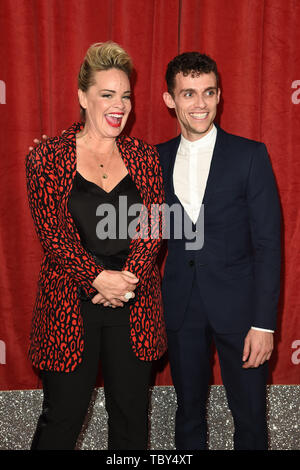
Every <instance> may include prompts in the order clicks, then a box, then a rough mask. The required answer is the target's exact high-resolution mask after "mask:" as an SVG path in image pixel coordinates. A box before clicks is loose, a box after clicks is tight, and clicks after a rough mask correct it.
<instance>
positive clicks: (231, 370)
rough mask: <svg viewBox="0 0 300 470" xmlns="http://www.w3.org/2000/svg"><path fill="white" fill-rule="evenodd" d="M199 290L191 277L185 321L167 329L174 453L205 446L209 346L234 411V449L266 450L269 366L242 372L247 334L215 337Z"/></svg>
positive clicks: (209, 368)
mask: <svg viewBox="0 0 300 470" xmlns="http://www.w3.org/2000/svg"><path fill="white" fill-rule="evenodd" d="M200 287H201V286H198V284H197V278H196V276H195V279H194V284H193V288H192V293H191V297H190V301H189V305H188V308H187V311H186V312H185V319H184V323H183V325H182V326H181V328H180V329H179V330H178V331H171V330H167V335H168V348H169V349H168V352H169V360H170V366H171V374H172V379H173V383H174V387H175V390H176V394H177V405H178V407H177V412H176V427H175V444H176V448H177V449H185V450H197V449H198V450H204V449H206V448H207V423H206V403H207V395H208V388H209V381H210V377H211V353H212V347H211V346H212V342H214V343H215V345H216V349H217V352H218V357H219V361H220V368H221V374H222V380H223V383H224V386H225V390H226V394H227V399H228V404H229V408H230V410H231V412H232V416H233V420H234V426H235V433H234V448H235V449H236V450H265V449H267V424H266V380H267V363H265V364H264V365H262V366H259V367H258V368H255V369H254V368H253V369H243V368H242V352H243V347H244V339H245V336H246V334H247V332H248V331H244V332H240V333H238V334H218V333H217V332H216V331H214V329H213V328H212V326H211V325H210V323H209V320H208V318H207V317H206V315H205V308H204V306H203V304H202V302H201V296H200V292H201V288H200Z"/></svg>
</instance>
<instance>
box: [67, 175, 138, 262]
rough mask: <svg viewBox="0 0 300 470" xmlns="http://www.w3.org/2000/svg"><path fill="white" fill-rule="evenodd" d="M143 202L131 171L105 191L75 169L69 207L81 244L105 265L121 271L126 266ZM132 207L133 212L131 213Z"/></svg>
mask: <svg viewBox="0 0 300 470" xmlns="http://www.w3.org/2000/svg"><path fill="white" fill-rule="evenodd" d="M142 203H143V202H142V199H141V196H140V194H139V192H138V190H137V188H136V186H135V184H134V182H133V181H132V179H131V178H130V176H129V174H127V175H126V176H125V177H124V178H123V179H122V180H121V181H120V182H119V183H118V184H117V185H116V186H115V187H114V188H113V189H112V190H111V191H110V192H106V191H105V190H104V189H102V188H100V186H98V185H97V184H95V183H92V182H91V181H88V180H86V179H85V178H84V177H83V176H82V175H81V174H80V173H78V172H76V175H75V178H74V182H73V187H72V190H71V193H70V197H69V201H68V208H69V211H70V213H71V215H72V217H73V220H74V223H75V225H76V227H77V230H78V232H79V235H80V239H81V242H82V245H83V246H84V248H85V249H86V250H87V251H88V252H89V253H91V254H92V255H93V256H94V259H95V260H96V261H97V262H98V264H101V265H102V266H103V267H104V268H106V269H118V270H119V269H121V268H122V266H123V265H124V263H125V260H126V258H127V256H128V253H129V245H130V242H131V238H132V236H133V234H132V233H131V231H132V227H136V226H137V223H138V216H139V211H140V205H141V204H142ZM133 204H138V206H134V207H132V205H133ZM129 208H131V210H132V212H131V213H133V214H134V215H131V216H129V215H128V210H129ZM130 223H131V226H129V224H130ZM129 227H130V234H128V228H129ZM130 235H131V236H130Z"/></svg>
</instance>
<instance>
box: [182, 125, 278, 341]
mask: <svg viewBox="0 0 300 470" xmlns="http://www.w3.org/2000/svg"><path fill="white" fill-rule="evenodd" d="M216 138H217V128H216V126H215V125H213V127H212V129H211V130H210V131H209V132H208V134H206V135H205V136H204V137H202V138H201V139H198V140H196V141H195V142H191V141H189V140H187V139H185V138H184V137H183V135H181V140H180V144H179V147H178V150H177V155H176V160H175V164H174V172H173V184H174V191H175V194H176V196H177V197H178V199H179V201H180V202H181V204H182V205H183V207H184V210H185V211H186V213H187V214H188V216H189V217H190V219H191V220H192V222H194V224H196V222H197V220H198V216H199V212H200V209H201V205H202V201H203V197H204V193H205V188H206V183H207V179H208V174H209V170H210V165H211V160H212V155H213V151H214V147H215V143H216ZM252 329H254V330H260V331H269V332H270V333H273V331H272V330H266V329H264V328H256V327H252Z"/></svg>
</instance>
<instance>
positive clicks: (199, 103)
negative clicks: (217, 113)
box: [196, 93, 206, 108]
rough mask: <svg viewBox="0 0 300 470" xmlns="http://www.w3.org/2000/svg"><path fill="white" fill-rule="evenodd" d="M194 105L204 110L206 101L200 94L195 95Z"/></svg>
mask: <svg viewBox="0 0 300 470" xmlns="http://www.w3.org/2000/svg"><path fill="white" fill-rule="evenodd" d="M196 104H197V106H199V107H200V108H205V107H206V100H205V97H204V96H203V95H202V93H200V94H199V95H197V99H196Z"/></svg>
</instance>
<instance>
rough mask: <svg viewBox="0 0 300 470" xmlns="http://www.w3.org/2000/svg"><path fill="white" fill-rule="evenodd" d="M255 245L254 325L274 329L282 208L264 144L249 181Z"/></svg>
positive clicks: (248, 188) (255, 160)
mask: <svg viewBox="0 0 300 470" xmlns="http://www.w3.org/2000/svg"><path fill="white" fill-rule="evenodd" d="M247 202H248V207H249V215H250V224H251V233H252V243H253V249H254V282H255V304H254V305H255V307H254V312H253V322H252V326H253V327H258V328H264V329H270V330H275V328H276V316H277V308H278V298H279V291H280V264H281V234H280V231H281V210H280V202H279V197H278V192H277V187H276V182H275V178H274V174H273V171H272V167H271V163H270V160H269V157H268V153H267V149H266V147H265V145H264V144H258V148H257V150H256V151H255V152H254V153H253V158H252V163H251V168H250V172H249V178H248V185H247Z"/></svg>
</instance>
